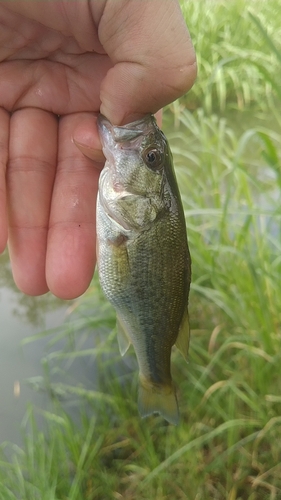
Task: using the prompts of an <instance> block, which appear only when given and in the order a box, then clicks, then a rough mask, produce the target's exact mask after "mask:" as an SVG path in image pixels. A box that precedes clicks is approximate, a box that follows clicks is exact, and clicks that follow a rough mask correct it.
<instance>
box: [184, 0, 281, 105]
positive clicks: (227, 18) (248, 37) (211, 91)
mask: <svg viewBox="0 0 281 500" xmlns="http://www.w3.org/2000/svg"><path fill="white" fill-rule="evenodd" d="M181 4H182V9H183V12H184V15H185V19H186V21H187V24H188V27H189V30H190V33H191V37H192V40H193V43H194V46H195V49H196V52H197V59H198V67H199V71H198V78H197V82H196V84H195V86H194V88H193V89H192V90H191V92H190V93H189V94H188V95H187V97H186V98H184V99H183V100H182V102H184V103H186V105H187V106H188V107H189V108H190V109H194V108H197V107H198V106H203V107H204V108H205V110H206V111H208V112H209V113H210V112H212V111H214V110H220V111H224V110H225V109H226V108H229V107H232V108H233V107H234V108H237V107H238V109H243V108H245V107H249V106H253V105H255V106H256V107H257V108H258V109H263V110H265V109H266V107H267V104H268V102H269V101H270V102H271V100H272V97H273V96H272V89H273V87H274V88H275V90H276V86H275V85H274V82H273V75H274V77H275V79H276V80H277V81H280V76H281V74H280V73H281V72H280V66H279V65H278V62H277V60H276V58H275V54H274V53H273V51H272V48H271V47H269V46H268V45H267V44H266V43H265V40H264V37H263V35H262V33H261V32H260V30H259V29H258V27H257V26H256V24H255V23H254V22H253V21H252V18H251V15H250V14H251V13H252V14H254V15H256V16H258V18H259V20H260V22H261V23H262V25H263V26H264V28H265V30H266V31H267V33H268V35H269V37H270V38H271V39H272V40H273V41H274V42H275V43H276V44H279V48H280V35H281V14H280V5H279V3H278V1H277V0H233V1H229V0H218V1H213V0H206V1H202V0H201V1H196V0H181Z"/></svg>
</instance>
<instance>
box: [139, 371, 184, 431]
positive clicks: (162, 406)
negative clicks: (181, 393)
mask: <svg viewBox="0 0 281 500" xmlns="http://www.w3.org/2000/svg"><path fill="white" fill-rule="evenodd" d="M138 407H139V412H140V415H141V416H142V417H147V416H148V415H151V414H152V413H159V414H160V415H162V417H164V418H165V420H167V421H168V422H169V423H170V424H174V425H177V424H178V423H179V408H178V402H177V398H176V394H175V391H174V389H173V387H172V385H170V386H166V385H163V386H159V385H155V384H152V383H151V382H150V381H148V380H147V379H145V378H144V377H142V376H140V384H139V397H138Z"/></svg>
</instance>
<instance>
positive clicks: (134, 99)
mask: <svg viewBox="0 0 281 500" xmlns="http://www.w3.org/2000/svg"><path fill="white" fill-rule="evenodd" d="M0 23H1V30H0V106H1V108H0V166H1V167H0V251H3V250H4V248H5V246H6V242H7V235H9V251H10V258H11V263H12V269H13V275H14V279H15V282H16V284H17V286H18V287H19V288H20V289H21V290H22V291H23V292H25V293H27V294H30V295H40V294H42V293H45V292H46V291H48V290H51V291H52V292H53V293H54V294H55V295H57V296H59V297H61V298H74V297H76V296H78V295H80V294H81V293H83V292H84V291H85V289H86V288H87V286H88V285H89V282H90V280H91V277H92V274H93V271H94V266H95V203H96V193H97V185H98V176H99V171H100V169H101V168H102V162H103V156H102V153H101V146H100V142H99V137H98V132H97V129H96V114H97V113H99V112H101V113H103V114H104V115H105V116H106V117H107V118H108V119H109V120H110V121H111V122H112V123H114V124H115V125H118V124H122V123H126V122H129V121H132V120H134V119H136V118H139V117H140V116H141V115H143V114H146V113H148V112H150V113H151V112H156V111H157V110H159V109H160V108H161V107H162V106H164V105H166V104H168V103H169V102H172V101H173V100H174V99H176V98H177V97H179V96H180V95H182V94H183V93H185V92H186V91H187V90H188V89H189V88H190V87H191V86H192V84H193V82H194V79H195V75H196V66H195V56H194V51H193V48H192V44H191V41H190V39H189V35H188V32H187V30H186V27H185V24H184V21H183V19H182V15H181V12H180V9H179V6H178V2H177V0H169V1H168V0H167V1H166V2H163V0H153V1H151V0H142V2H135V1H132V0H92V1H89V2H86V1H84V2H83V1H81V0H72V1H71V2H69V1H66V0H56V1H54V2H49V1H47V0H46V1H45V0H41V1H40V2H34V1H33V0H14V1H13V2H6V1H3V0H1V1H0ZM74 141H75V142H74ZM75 144H77V145H78V146H79V145H80V146H79V147H80V150H79V149H77V147H76V145H75ZM81 150H82V151H83V153H84V154H82V153H81ZM89 158H91V159H89ZM6 165H7V171H6V183H5V170H6ZM95 167H96V168H95ZM6 205H7V211H8V218H7V217H6ZM7 221H8V222H7Z"/></svg>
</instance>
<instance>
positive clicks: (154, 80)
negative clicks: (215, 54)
mask: <svg viewBox="0 0 281 500" xmlns="http://www.w3.org/2000/svg"><path fill="white" fill-rule="evenodd" d="M98 34H99V39H100V42H101V44H102V45H103V48H104V49H105V51H106V52H107V54H108V55H109V57H110V59H111V61H112V62H113V67H112V68H111V69H110V70H109V71H108V72H107V74H106V76H105V78H104V80H103V82H102V85H101V92H100V98H101V108H100V110H101V113H102V114H103V115H105V116H106V117H107V118H108V119H109V120H110V121H111V123H113V124H115V125H121V124H124V123H128V122H130V121H132V120H134V119H136V118H139V117H140V116H142V115H144V114H146V113H155V112H156V111H158V110H159V109H160V108H162V107H163V106H165V105H167V104H169V103H170V102H172V101H174V100H175V99H177V98H178V97H180V96H181V95H183V94H184V93H186V92H187V91H188V90H189V89H190V87H191V86H192V85H193V83H194V80H195V77H196V59H195V53H194V49H193V46H192V43H191V40H190V36H189V33H188V30H187V27H186V25H185V21H184V19H183V16H182V13H181V10H180V7H179V4H178V1H177V0H169V2H163V0H153V1H151V0H142V1H141V2H137V1H130V0H129V1H128V0H118V2H117V1H116V0H107V1H106V3H105V7H104V10H103V14H102V16H101V19H100V22H99V27H98Z"/></svg>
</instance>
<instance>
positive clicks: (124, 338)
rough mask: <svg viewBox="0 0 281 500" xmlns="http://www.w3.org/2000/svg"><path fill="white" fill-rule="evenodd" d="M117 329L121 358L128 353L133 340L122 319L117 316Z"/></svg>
mask: <svg viewBox="0 0 281 500" xmlns="http://www.w3.org/2000/svg"><path fill="white" fill-rule="evenodd" d="M116 329H117V340H118V345H119V351H120V354H121V356H124V354H126V352H127V351H128V349H129V347H130V344H131V340H130V337H129V335H128V333H127V331H126V328H125V326H124V323H123V321H122V319H120V317H119V316H117V319H116Z"/></svg>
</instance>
